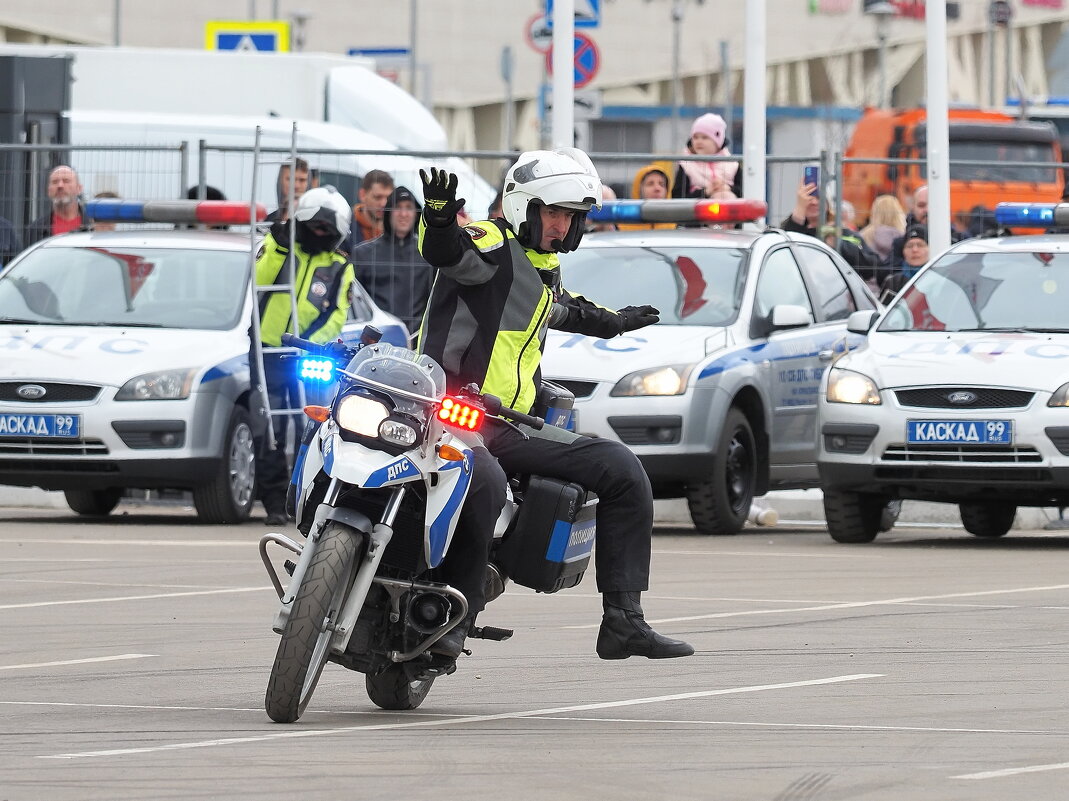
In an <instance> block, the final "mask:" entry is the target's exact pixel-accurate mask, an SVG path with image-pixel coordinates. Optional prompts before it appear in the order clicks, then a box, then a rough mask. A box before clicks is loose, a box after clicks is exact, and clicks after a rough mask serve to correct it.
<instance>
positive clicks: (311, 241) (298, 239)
mask: <svg viewBox="0 0 1069 801" xmlns="http://www.w3.org/2000/svg"><path fill="white" fill-rule="evenodd" d="M352 217H353V212H352V209H351V208H350V207H349V204H348V202H347V201H346V200H345V198H343V197H342V196H341V195H340V194H339V193H338V191H337V190H336V189H335V188H334V187H333V186H324V187H319V188H316V189H310V190H308V191H307V192H305V193H304V194H303V195H302V196H301V199H300V200H299V201H298V203H297V209H296V211H295V212H294V214H293V217H292V219H290V220H282V221H278V222H276V223H275V224H274V225H272V226H271V231H270V233H268V234H267V236H266V237H264V241H263V244H262V245H261V246H260V252H259V253H258V254H257V256H256V283H257V285H258V286H261V287H265V286H268V287H269V286H278V287H279V288H278V289H277V290H276V291H274V292H265V293H264V294H262V295H261V296H260V341H261V342H262V343H263V345H264V347H279V346H280V345H281V344H282V335H283V334H284V333H286V332H289V333H296V334H297V335H298V336H301V337H303V338H304V339H310V340H312V341H313V342H319V343H327V342H331V341H333V340H334V339H336V338H337V337H338V335H339V334H340V333H341V329H342V326H343V325H344V324H345V319H346V317H347V316H348V314H349V289H350V287H351V286H352V284H353V265H352V263H351V262H350V261H349V259H348V257H347V256H346V255H345V254H343V253H341V252H339V251H338V247H339V246H340V245H341V243H342V242H344V241H345V239H346V237H347V236H348V235H349V225H350V220H352ZM290 225H293V226H294V229H293V238H294V240H295V241H294V252H293V253H292V254H291V253H290ZM291 259H292V260H293V262H294V264H293V269H294V279H293V293H294V297H295V298H296V306H297V323H296V325H294V323H293V320H292V312H293V298H291V295H290V290H289V287H288V286H284V285H287V284H288V282H289V261H290V260H291ZM254 369H255V368H254ZM264 378H265V383H266V385H267V396H268V403H269V405H270V408H271V409H293V408H297V404H298V403H299V398H300V394H299V390H298V387H297V381H296V376H295V371H294V368H293V362H292V361H283V360H282V359H281V354H279V353H265V354H264ZM289 418H290V415H279V416H276V417H274V419H273V421H272V422H273V423H274V441H273V442H264V443H263V445H262V447H260V448H258V453H259V454H260V457H259V459H258V460H257V465H258V473H259V476H258V479H259V480H258V482H257V483H258V486H259V489H260V500H261V501H263V504H264V510H265V511H266V512H267V519H266V523H267V525H269V526H283V525H285V524H286V520H287V516H286V490H287V487H288V485H289V475H290V469H289V463H288V459H287V457H286V439H287V429H288V427H289Z"/></svg>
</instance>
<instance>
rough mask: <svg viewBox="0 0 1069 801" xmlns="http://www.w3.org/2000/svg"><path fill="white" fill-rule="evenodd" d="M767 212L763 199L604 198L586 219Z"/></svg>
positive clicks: (679, 218)
mask: <svg viewBox="0 0 1069 801" xmlns="http://www.w3.org/2000/svg"><path fill="white" fill-rule="evenodd" d="M767 213H768V204H767V203H765V202H764V201H763V200H747V199H738V200H688V199H685V198H683V199H676V200H606V201H605V202H604V203H603V204H602V206H601V208H600V209H596V208H594V209H591V210H590V212H589V213H588V214H587V219H588V220H590V221H591V222H606V223H684V222H710V223H716V222H721V223H736V222H753V221H754V220H758V219H760V218H761V217H764V216H765V214H767Z"/></svg>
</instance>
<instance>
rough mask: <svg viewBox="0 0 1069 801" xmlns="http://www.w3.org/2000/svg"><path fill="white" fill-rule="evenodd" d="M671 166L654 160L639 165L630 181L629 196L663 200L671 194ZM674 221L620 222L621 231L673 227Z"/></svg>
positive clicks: (618, 226) (674, 225)
mask: <svg viewBox="0 0 1069 801" xmlns="http://www.w3.org/2000/svg"><path fill="white" fill-rule="evenodd" d="M671 169H672V168H671V167H670V166H669V165H667V164H665V163H664V162H654V163H652V164H647V165H646V166H645V167H639V169H638V172H636V173H635V178H634V180H633V181H632V182H631V197H633V198H636V199H638V200H664V199H665V198H667V197H669V196H670V195H671V194H672V172H671ZM675 227H676V224H675V223H620V224H619V225H617V228H619V229H620V230H621V231H648V230H651V229H654V228H675Z"/></svg>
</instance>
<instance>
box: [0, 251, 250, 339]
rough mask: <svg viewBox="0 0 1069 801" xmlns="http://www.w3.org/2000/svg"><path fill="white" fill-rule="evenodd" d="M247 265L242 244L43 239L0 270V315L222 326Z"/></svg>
mask: <svg viewBox="0 0 1069 801" xmlns="http://www.w3.org/2000/svg"><path fill="white" fill-rule="evenodd" d="M248 272H249V257H248V254H247V253H244V252H242V251H228V250H180V249H170V248H140V247H112V248H109V247H77V248H74V247H42V248H38V249H36V250H34V251H31V252H30V253H28V254H26V257H25V258H23V259H22V260H21V261H20V262H18V263H17V264H14V265H12V266H11V268H10V269H8V270H7V271H5V272H4V273H3V275H0V323H3V322H9V321H17V322H20V323H37V324H44V325H96V326H143V327H151V328H188V329H193V328H199V329H208V330H216V331H225V330H228V329H231V328H233V327H234V326H235V325H237V324H238V321H239V317H240V315H241V310H242V308H244V305H245V300H246V296H247V286H248V281H247V277H248Z"/></svg>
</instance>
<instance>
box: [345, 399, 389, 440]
mask: <svg viewBox="0 0 1069 801" xmlns="http://www.w3.org/2000/svg"><path fill="white" fill-rule="evenodd" d="M389 416H390V410H389V409H387V408H386V405H385V404H383V403H380V402H379V401H377V400H373V399H372V398H368V397H365V396H364V395H346V396H345V397H344V398H342V399H341V401H340V402H339V403H338V408H337V410H336V411H335V412H334V419H335V420H337V421H338V425H339V426H340V427H341V428H343V429H345V430H346V431H349V432H352V433H353V434H360V435H361V436H365V437H377V436H378V435H379V426H380V425H381V424H382V422H383V421H384V420H385V419H386V418H387V417H389Z"/></svg>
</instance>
